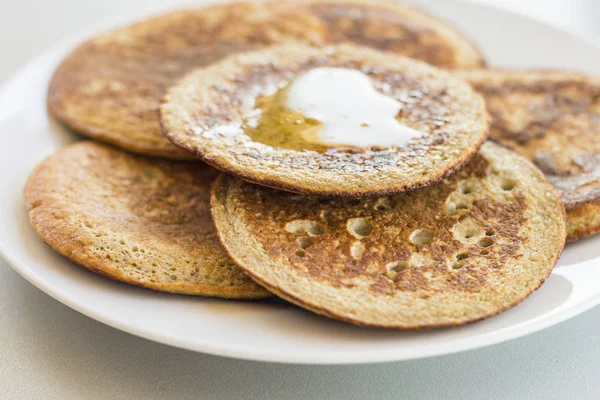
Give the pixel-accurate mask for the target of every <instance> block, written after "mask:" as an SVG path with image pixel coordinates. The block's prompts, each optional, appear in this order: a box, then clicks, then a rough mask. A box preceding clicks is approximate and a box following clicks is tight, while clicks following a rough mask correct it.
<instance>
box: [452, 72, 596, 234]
mask: <svg viewBox="0 0 600 400" xmlns="http://www.w3.org/2000/svg"><path fill="white" fill-rule="evenodd" d="M458 75H459V76H461V77H463V78H464V79H465V80H467V81H468V82H469V83H471V84H472V85H473V87H474V88H475V89H476V90H478V91H479V92H480V93H481V94H482V95H483V96H484V97H485V99H486V102H487V108H488V110H489V112H490V114H491V116H492V125H491V131H490V137H491V139H492V140H494V141H496V142H498V143H500V144H502V145H504V146H506V147H508V148H510V149H512V150H514V151H517V152H518V153H521V154H523V155H524V156H526V157H527V158H529V159H530V160H532V161H533V162H534V163H535V165H536V166H537V167H538V168H540V169H541V170H542V171H543V172H544V173H545V174H546V176H547V178H548V179H549V180H550V182H551V183H552V184H554V186H555V187H556V188H557V189H558V191H559V193H560V195H561V198H562V201H563V203H564V204H565V209H566V211H567V232H568V238H567V240H577V239H579V238H582V237H585V236H588V235H591V234H593V233H596V232H598V231H600V79H599V78H596V77H591V76H586V75H583V74H577V73H571V72H559V71H509V70H475V71H464V72H459V73H458Z"/></svg>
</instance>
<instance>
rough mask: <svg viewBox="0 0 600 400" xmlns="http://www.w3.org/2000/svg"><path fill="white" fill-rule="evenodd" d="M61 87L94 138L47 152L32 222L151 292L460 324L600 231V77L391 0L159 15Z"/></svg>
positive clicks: (373, 322) (73, 124)
mask: <svg viewBox="0 0 600 400" xmlns="http://www.w3.org/2000/svg"><path fill="white" fill-rule="evenodd" d="M311 79H312V81H311ZM338 80H339V82H341V84H340V85H339V86H337V89H331V88H336V87H335V84H336V83H335V82H337V81H338ZM309 81H310V82H313V83H312V86H311V83H310V82H309ZM301 82H304V83H302V84H301ZM315 82H316V83H315ZM360 82H363V83H364V82H367V85H368V86H369V87H368V90H367V89H365V90H363V89H359V87H358V85H359V83H360ZM309 89H310V90H313V91H316V93H319V94H318V95H314V93H315V92H312V93H313V97H312V98H311V97H310V95H308V94H306V93H309ZM303 90H304V91H305V92H303ZM361 90H362V91H361ZM371 92H372V93H371ZM303 93H304V94H303ZM307 96H308V97H307ZM294 99H295V100H294ZM370 99H371V100H370ZM372 99H377V101H379V102H380V103H377V104H378V105H375V104H374V103H369V101H375V100H372ZM294 101H295V102H296V103H294ZM302 102H304V103H306V104H308V105H307V106H306V108H302V107H300V106H298V107H300V108H294V107H292V106H291V104H292V103H294V104H304V103H302ZM315 105H316V106H315ZM390 105H391V107H392V111H393V115H392V116H391V119H392V121H391V122H390V121H387V122H386V123H388V125H385V126H387V127H389V126H390V125H389V124H390V123H391V124H392V125H393V124H397V126H396V125H394V126H393V128H394V129H396V130H395V131H394V132H399V134H398V135H397V136H398V137H400V136H402V135H407V136H406V138H405V139H406V140H400V139H401V138H400V139H398V137H392V136H393V135H392V136H390V135H387V136H386V135H385V133H386V132H383V130H384V128H378V127H379V126H383V125H382V124H383V123H384V122H385V121H384V120H385V118H384V117H381V115H383V113H384V112H383V111H382V110H384V109H385V108H389V107H390ZM344 107H346V109H345V108H344ZM394 107H395V108H394ZM48 108H49V110H50V113H51V114H52V115H53V116H54V117H55V118H57V119H58V120H60V121H61V122H63V123H64V124H66V125H67V126H69V127H70V128H72V129H73V130H75V131H76V132H78V133H80V134H82V135H85V136H87V137H89V138H91V139H93V141H83V142H79V143H76V144H73V145H71V146H69V147H67V148H65V149H63V150H62V151H60V152H58V153H57V154H55V155H53V156H51V157H49V158H48V159H47V160H45V161H44V162H43V163H42V164H40V165H39V166H38V167H37V168H36V170H35V171H33V172H32V174H31V176H30V178H29V180H28V182H27V184H26V188H25V195H26V199H27V202H28V205H29V209H30V218H31V222H32V225H33V227H34V228H35V229H36V231H37V232H38V233H39V235H40V236H41V238H42V239H43V240H44V241H45V242H46V243H48V245H50V246H51V247H52V248H53V249H54V250H56V251H57V252H59V253H61V254H63V255H64V256H66V257H68V258H70V259H71V260H73V261H74V262H76V263H77V264H80V265H82V266H83V267H86V268H88V269H90V270H92V271H94V272H96V273H98V274H101V275H104V276H107V277H110V278H113V279H115V280H119V281H122V282H125V283H129V284H133V285H139V286H143V287H146V288H150V289H154V290H158V291H163V292H169V293H179V294H191V295H200V296H213V297H222V298H235V299H257V298H264V297H269V296H272V295H276V296H279V297H281V298H283V299H285V300H288V301H290V302H292V303H295V304H297V305H299V306H301V307H304V308H306V309H308V310H311V311H314V312H316V313H319V314H322V315H325V316H328V317H331V318H336V319H340V320H343V321H347V322H350V323H354V324H359V325H365V326H376V327H386V328H398V329H419V328H426V327H442V326H457V325H461V324H465V323H468V322H473V321H477V320H480V319H483V318H486V317H488V316H491V315H494V314H497V313H499V312H501V311H504V310H506V309H508V308H510V307H511V306H514V305H516V304H517V303H519V302H520V301H522V300H523V299H524V298H526V297H527V296H529V295H530V294H531V293H533V292H534V291H535V290H536V289H537V288H538V287H539V286H540V285H541V284H542V283H543V282H544V280H545V279H546V278H547V277H548V275H549V274H550V272H551V271H552V269H553V267H554V266H555V264H556V262H557V260H558V257H559V256H560V253H561V251H562V248H563V246H564V244H565V238H566V239H567V240H577V239H579V238H582V237H584V236H587V235H591V234H593V233H596V232H597V231H598V230H600V209H599V207H600V200H598V199H599V196H600V172H599V171H600V156H599V154H600V81H599V80H598V79H596V78H593V77H589V76H585V75H581V74H574V73H570V72H559V71H552V72H548V71H546V72H545V71H509V70H493V69H486V68H485V62H484V59H483V57H482V56H481V54H480V53H479V51H478V50H477V49H476V48H475V47H474V46H473V45H472V44H471V43H470V41H469V40H467V39H465V38H464V37H463V36H461V34H459V33H457V32H456V31H454V30H453V29H452V28H451V27H449V26H448V25H447V24H445V23H444V22H442V21H440V20H438V19H436V18H433V17H431V16H429V15H426V14H424V13H422V12H421V11H418V10H415V9H413V8H410V7H407V6H403V5H400V4H397V3H386V2H369V1H363V0H326V1H316V0H314V1H312V0H296V1H285V2H262V3H233V4H226V5H216V6H211V7H208V8H204V9H199V10H188V11H178V12H174V13H170V14H166V15H161V16H158V17H155V18H152V19H149V20H146V21H143V22H140V23H137V24H134V25H132V26H129V27H125V28H121V29H118V30H116V31H113V32H109V33H105V34H102V35H99V36H97V37H95V38H92V39H91V40H89V41H87V42H85V43H83V44H82V45H80V46H79V47H78V48H76V49H75V50H74V51H73V52H72V53H71V54H70V55H69V56H68V57H67V58H66V59H65V60H64V61H63V63H62V64H61V65H60V66H59V67H58V69H57V70H56V72H55V74H54V76H53V78H52V80H51V82H50V86H49V91H48ZM347 109H352V110H354V112H353V113H351V114H355V115H343V118H342V117H339V115H338V116H337V117H336V118H338V120H336V119H335V118H334V117H331V121H329V120H328V119H327V118H329V117H328V116H327V115H333V114H331V113H332V112H333V113H334V114H335V112H342V111H344V110H347ZM309 110H310V112H309ZM332 110H333V111H332ZM340 110H342V111H340ZM325 111H327V112H329V113H330V114H327V113H326V112H325ZM358 114H364V115H365V117H364V119H363V120H361V119H360V118H362V117H361V116H360V115H358ZM315 115H317V117H315ZM321 115H323V116H324V117H323V118H321V117H320V116H321ZM335 115H337V114H335ZM340 115H341V114H340ZM373 116H376V117H374V118H371V119H369V117H373ZM340 118H341V119H340ZM332 121H333V122H332ZM356 121H362V122H360V126H353V125H352V123H356ZM361 129H363V130H361ZM386 129H387V128H386ZM361 132H365V133H364V134H361ZM488 136H489V137H488ZM390 138H391V140H392V142H390V143H388V142H387V141H389V140H390ZM487 138H489V139H491V141H488V142H486V139H487ZM394 140H397V141H394ZM494 142H495V143H494ZM219 171H222V172H219ZM563 203H564V206H563ZM565 208H566V218H565Z"/></svg>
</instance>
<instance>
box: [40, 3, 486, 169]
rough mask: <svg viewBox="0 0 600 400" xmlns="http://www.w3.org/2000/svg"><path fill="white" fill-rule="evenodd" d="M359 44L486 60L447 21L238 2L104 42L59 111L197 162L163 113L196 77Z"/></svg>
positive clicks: (466, 63)
mask: <svg viewBox="0 0 600 400" xmlns="http://www.w3.org/2000/svg"><path fill="white" fill-rule="evenodd" d="M346 41H349V42H355V43H360V44H363V45H366V46H371V47H374V48H378V49H382V50H386V51H391V52H396V53H400V54H406V55H408V56H411V57H415V58H419V59H422V60H425V61H427V62H430V63H432V64H435V65H439V66H442V67H448V68H456V67H478V66H481V65H482V64H483V60H482V58H481V56H480V54H479V53H478V51H477V50H476V49H475V48H474V47H473V46H472V45H471V44H470V43H469V42H468V41H466V40H464V39H463V38H462V37H460V35H458V34H457V33H456V32H454V31H453V30H451V29H449V28H448V27H447V26H446V25H445V24H444V23H443V22H441V21H439V20H436V19H434V18H432V17H429V16H427V15H425V14H423V13H421V12H419V11H417V10H414V9H412V8H409V7H406V6H402V5H399V4H395V3H386V2H369V1H360V0H359V1H340V0H329V1H289V2H285V1H284V2H279V1H277V2H262V3H260V2H259V3H244V2H241V3H233V4H226V5H215V6H211V7H207V8H204V9H198V10H185V11H177V12H173V13H169V14H165V15H161V16H157V17H155V18H151V19H148V20H146V21H143V22H140V23H137V24H134V25H131V26H128V27H124V28H121V29H118V30H115V31H112V32H108V33H105V34H101V35H99V36H96V37H94V38H92V39H91V40H89V41H87V42H85V43H83V44H82V45H80V46H79V47H78V48H77V49H75V50H74V51H73V52H72V53H71V54H70V55H69V56H68V57H67V58H66V59H65V60H64V62H63V63H62V64H61V65H60V66H59V68H58V69H57V70H56V72H55V74H54V76H53V78H52V81H51V83H50V87H49V91H48V106H49V110H50V112H51V113H52V114H53V115H54V116H56V117H57V118H58V119H59V120H61V121H63V122H64V123H66V124H67V125H69V126H70V127H72V128H73V129H75V130H76V131H78V132H80V133H82V134H85V135H87V136H90V137H93V138H95V139H99V140H102V141H106V142H109V143H112V144H115V145H118V146H120V147H122V148H125V149H128V150H131V151H135V152H138V153H143V154H150V155H157V156H162V157H168V158H190V157H191V156H190V155H189V154H188V153H185V152H183V151H181V150H180V149H178V148H177V147H175V146H173V145H172V144H171V143H170V142H169V141H168V140H166V139H165V138H164V137H163V136H162V134H161V131H160V127H159V124H158V121H157V117H156V110H157V108H158V104H159V102H160V98H161V97H162V96H163V94H164V91H165V90H166V88H168V87H169V86H170V85H172V84H173V83H174V82H175V81H176V80H177V79H179V78H180V77H182V76H183V75H184V74H185V73H187V72H189V71H190V70H192V69H194V68H198V67H201V66H204V65H208V64H210V63H212V62H214V61H217V60H220V59H222V58H223V57H224V56H226V55H229V54H232V53H235V52H239V51H247V50H251V49H257V48H262V47H265V46H269V45H272V44H276V43H282V42H304V43H313V44H323V43H338V42H346Z"/></svg>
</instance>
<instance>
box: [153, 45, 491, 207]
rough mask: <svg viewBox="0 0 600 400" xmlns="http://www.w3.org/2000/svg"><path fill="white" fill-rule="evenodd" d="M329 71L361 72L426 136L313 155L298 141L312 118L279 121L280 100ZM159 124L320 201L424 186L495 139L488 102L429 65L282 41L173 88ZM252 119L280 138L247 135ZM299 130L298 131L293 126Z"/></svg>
mask: <svg viewBox="0 0 600 400" xmlns="http://www.w3.org/2000/svg"><path fill="white" fill-rule="evenodd" d="M323 67H327V68H333V69H335V70H338V71H339V70H343V71H345V72H347V71H359V72H361V74H360V75H362V76H364V77H365V79H367V80H368V81H369V83H368V85H371V86H370V87H371V90H373V91H377V93H378V95H379V96H384V94H385V96H384V97H385V98H386V99H387V100H391V101H394V102H397V104H398V105H397V108H394V109H393V110H392V111H393V116H392V118H394V117H395V118H396V119H397V120H398V121H399V122H400V123H401V124H403V125H405V126H406V127H407V128H408V129H411V130H416V131H418V132H421V133H422V136H419V137H415V138H413V139H412V140H410V141H409V142H407V143H406V144H405V145H402V146H391V147H381V148H371V147H366V148H362V149H359V150H356V151H344V149H343V148H342V149H338V148H334V149H330V148H325V151H316V150H314V149H309V148H308V147H306V145H308V144H309V143H308V142H306V145H305V144H303V142H298V140H297V138H298V137H299V135H304V134H305V131H306V132H312V130H313V128H314V126H313V125H311V124H312V122H310V121H311V120H310V119H309V118H305V117H304V116H303V115H302V114H298V113H292V112H290V111H289V110H288V111H286V109H285V108H282V109H281V110H279V114H281V113H284V114H285V115H286V116H288V117H285V118H283V117H281V116H279V115H278V112H276V111H277V110H278V108H277V107H279V106H278V105H277V104H278V101H277V100H273V99H275V98H277V97H278V96H281V93H283V92H284V91H285V90H286V85H289V84H290V82H293V81H294V80H297V78H298V77H301V76H306V75H307V72H309V71H310V72H314V71H316V70H321V71H322V70H323V69H322V68H323ZM357 73H358V72H357ZM369 78H370V80H369ZM373 87H374V88H375V89H373ZM277 89H280V90H277ZM337 90H338V89H337V88H336V89H333V90H332V92H334V93H337ZM328 94H331V93H324V95H328ZM360 96H361V94H360V93H358V94H356V95H355V100H356V101H358V97H360ZM317 97H318V96H317ZM261 102H266V103H267V104H271V105H268V106H267V107H266V108H265V107H262V106H261ZM270 109H273V110H276V111H270ZM271 114H273V115H272V116H271V117H269V115H271ZM257 116H258V117H257ZM290 116H291V117H290ZM160 118H161V123H162V126H163V131H164V133H165V135H166V136H167V137H168V138H169V139H170V140H172V141H173V142H174V143H175V144H177V145H178V146H180V147H182V148H184V149H186V150H188V151H192V152H194V153H196V154H197V155H198V156H199V157H200V158H201V159H202V160H203V161H205V162H207V163H209V164H210V165H212V166H214V167H216V168H219V169H221V170H223V171H226V172H228V173H230V174H233V175H236V176H239V177H241V178H243V179H245V180H248V181H251V182H255V183H259V184H261V185H266V186H270V187H274V188H277V189H283V190H287V191H292V192H297V193H306V194H315V195H320V196H346V197H360V196H365V195H377V194H385V193H391V192H399V191H405V190H409V189H414V188H418V187H422V186H426V185H428V184H430V183H432V182H435V181H437V180H440V179H442V178H443V177H444V176H445V175H447V174H449V173H451V172H452V171H454V170H455V169H457V168H458V167H460V166H461V165H462V164H463V163H465V162H466V161H467V160H468V159H469V158H470V157H471V156H472V155H473V154H475V152H476V151H477V149H478V148H479V147H480V146H481V144H482V143H483V141H484V140H485V138H486V136H487V133H488V115H487V112H486V110H485V104H484V102H483V99H482V98H481V96H479V95H478V94H476V93H475V92H474V91H473V90H472V89H471V87H470V86H469V85H467V84H465V83H464V82H462V81H460V80H458V79H455V78H454V77H453V76H452V75H451V74H449V73H447V72H443V71H441V70H438V69H436V68H434V67H431V66H429V65H427V64H425V63H422V62H419V61H416V60H413V59H410V58H406V57H403V56H398V55H394V54H390V53H383V52H379V51H376V50H372V49H368V48H365V47H362V46H355V45H336V46H326V47H322V48H314V47H308V46H303V45H283V46H274V47H271V48H269V49H265V50H261V51H255V52H247V53H243V54H236V55H233V56H230V57H228V58H226V59H224V60H222V61H221V62H218V63H215V64H212V65H210V66H208V67H205V68H201V69H199V70H197V71H194V72H192V73H190V74H189V75H187V76H186V77H185V78H184V79H183V80H181V81H180V83H179V84H178V85H176V86H174V87H172V88H171V89H169V91H168V92H167V94H166V95H165V98H164V100H163V103H162V105H161V108H160ZM250 118H257V119H258V120H259V121H261V122H259V123H258V125H257V126H258V127H260V124H262V123H263V122H262V121H265V124H267V125H268V123H270V124H271V125H270V126H269V127H270V128H272V129H271V130H272V131H273V135H271V136H266V137H265V138H264V141H263V140H262V139H256V140H255V138H254V137H251V136H249V135H252V134H250V133H249V131H248V127H249V126H251V122H248V120H249V119H250ZM286 118H287V119H286ZM298 123H300V125H296V124H298ZM278 124H279V125H278ZM296 126H298V127H300V128H298V129H299V131H298V132H295V131H294V130H293V129H292V128H293V127H296ZM267 128H268V127H265V128H264V129H263V130H264V131H269V129H267ZM304 128H306V129H304ZM257 129H258V130H259V132H260V129H259V128H257ZM285 129H289V130H290V132H289V133H286V132H285ZM341 133H342V134H344V133H345V132H343V131H342V132H341ZM373 133H374V134H377V133H378V132H377V131H375V132H373ZM365 135H366V134H365ZM259 136H260V135H259ZM282 138H284V139H283V140H284V142H281V141H282ZM273 141H276V142H273ZM296 142H298V143H299V144H298V147H294V146H295V143H296ZM292 144H293V145H292ZM309 150H310V151H309Z"/></svg>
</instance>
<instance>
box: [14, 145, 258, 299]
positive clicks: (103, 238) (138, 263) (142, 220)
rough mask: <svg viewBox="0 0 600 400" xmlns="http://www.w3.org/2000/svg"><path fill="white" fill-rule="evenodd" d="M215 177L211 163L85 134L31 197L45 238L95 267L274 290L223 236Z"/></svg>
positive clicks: (166, 281) (212, 290)
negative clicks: (151, 153) (120, 146)
mask: <svg viewBox="0 0 600 400" xmlns="http://www.w3.org/2000/svg"><path fill="white" fill-rule="evenodd" d="M215 176H216V171H215V170H213V169H212V168H210V167H208V166H206V165H204V164H190V163H186V164H182V163H169V162H166V161H162V162H161V161H156V160H150V159H146V158H143V157H140V156H132V155H128V154H127V153H123V152H121V151H118V150H115V149H113V148H110V147H108V146H105V145H101V144H97V143H92V142H83V143H79V144H75V145H71V146H69V147H67V148H66V149H64V150H62V151H60V152H59V153H57V154H55V155H53V156H51V157H50V158H48V159H47V160H45V161H44V162H43V163H42V164H40V165H39V166H38V167H37V168H36V170H35V171H34V172H33V173H32V174H31V176H30V177H29V180H28V182H27V185H26V188H25V197H26V199H27V203H28V206H29V216H30V219H31V223H32V225H33V227H34V228H35V230H36V231H37V233H38V234H39V235H40V236H41V238H42V239H43V240H44V241H45V242H46V243H48V244H49V245H50V246H51V247H52V248H53V249H54V250H56V251H57V252H59V253H60V254H62V255H64V256H66V257H68V258H70V259H71V260H73V261H74V262H76V263H78V264H80V265H82V266H83V267H85V268H87V269H89V270H91V271H93V272H96V273H98V274H101V275H104V276H107V277H109V278H112V279H115V280H118V281H121V282H125V283H129V284H133V285H138V286H143V287H146V288H150V289H154V290H158V291H163V292H171V293H181V294H192V295H201V296H215V297H225V298H240V299H251V298H262V297H267V296H269V293H268V292H267V291H266V290H265V289H263V288H262V287H260V286H259V285H257V284H256V283H254V282H253V281H252V280H251V279H250V278H249V277H248V276H247V275H246V274H244V273H243V272H242V271H241V270H240V269H239V268H238V267H236V266H235V265H234V264H233V262H232V261H231V259H230V258H229V257H228V256H227V254H226V253H225V251H224V250H223V247H222V246H221V245H220V244H219V241H218V239H217V237H216V235H215V230H214V225H213V223H212V221H211V218H210V211H209V198H210V185H211V183H212V181H213V180H214V178H215Z"/></svg>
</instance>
